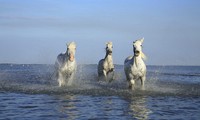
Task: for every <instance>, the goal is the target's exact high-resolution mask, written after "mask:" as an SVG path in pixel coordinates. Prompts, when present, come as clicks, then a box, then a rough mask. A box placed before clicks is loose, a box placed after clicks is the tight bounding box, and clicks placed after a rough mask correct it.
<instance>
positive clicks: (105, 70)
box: [98, 42, 114, 82]
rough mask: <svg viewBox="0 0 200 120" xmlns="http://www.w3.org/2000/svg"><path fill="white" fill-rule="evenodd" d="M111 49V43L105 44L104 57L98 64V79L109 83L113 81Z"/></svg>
mask: <svg viewBox="0 0 200 120" xmlns="http://www.w3.org/2000/svg"><path fill="white" fill-rule="evenodd" d="M112 49H113V45H112V42H107V43H106V56H105V58H104V59H101V60H100V61H99V63H98V77H99V78H100V79H104V80H106V81H107V80H109V81H110V82H111V81H112V80H113V79H114V64H113V59H112ZM109 77H111V78H109Z"/></svg>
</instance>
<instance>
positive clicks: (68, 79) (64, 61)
mask: <svg viewBox="0 0 200 120" xmlns="http://www.w3.org/2000/svg"><path fill="white" fill-rule="evenodd" d="M75 52H76V44H75V42H70V43H69V44H67V51H66V52H65V53H60V54H59V55H58V57H57V60H56V63H55V69H56V77H57V80H58V83H59V86H60V87H61V86H70V85H71V84H72V81H73V77H74V74H75V71H76V67H77V65H76V60H75Z"/></svg>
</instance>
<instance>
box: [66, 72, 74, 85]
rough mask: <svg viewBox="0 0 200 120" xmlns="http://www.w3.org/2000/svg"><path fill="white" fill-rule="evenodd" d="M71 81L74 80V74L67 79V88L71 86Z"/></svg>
mask: <svg viewBox="0 0 200 120" xmlns="http://www.w3.org/2000/svg"><path fill="white" fill-rule="evenodd" d="M73 79H74V72H73V73H72V74H71V75H70V76H69V78H68V82H67V85H68V86H70V85H72V82H73Z"/></svg>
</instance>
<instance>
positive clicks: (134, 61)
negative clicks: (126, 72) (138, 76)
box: [133, 55, 143, 67]
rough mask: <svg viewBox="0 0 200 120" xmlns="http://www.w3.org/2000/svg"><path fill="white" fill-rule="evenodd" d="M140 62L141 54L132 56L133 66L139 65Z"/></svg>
mask: <svg viewBox="0 0 200 120" xmlns="http://www.w3.org/2000/svg"><path fill="white" fill-rule="evenodd" d="M141 62H143V60H142V57H141V55H139V56H137V57H136V56H133V66H135V67H139V65H141Z"/></svg>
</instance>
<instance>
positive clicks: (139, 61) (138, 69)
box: [124, 38, 146, 89]
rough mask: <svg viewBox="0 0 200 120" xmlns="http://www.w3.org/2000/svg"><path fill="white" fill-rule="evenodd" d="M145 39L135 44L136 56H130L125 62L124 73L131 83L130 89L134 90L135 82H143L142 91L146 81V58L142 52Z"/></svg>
mask: <svg viewBox="0 0 200 120" xmlns="http://www.w3.org/2000/svg"><path fill="white" fill-rule="evenodd" d="M143 41H144V38H142V39H140V40H136V41H135V42H133V51H134V56H129V57H127V58H126V59H125V61H124V71H125V74H126V79H127V81H128V82H129V88H131V89H134V85H135V80H141V86H142V89H144V81H145V80H146V65H145V63H144V61H143V59H146V56H145V55H144V53H143V52H142V43H143Z"/></svg>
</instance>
